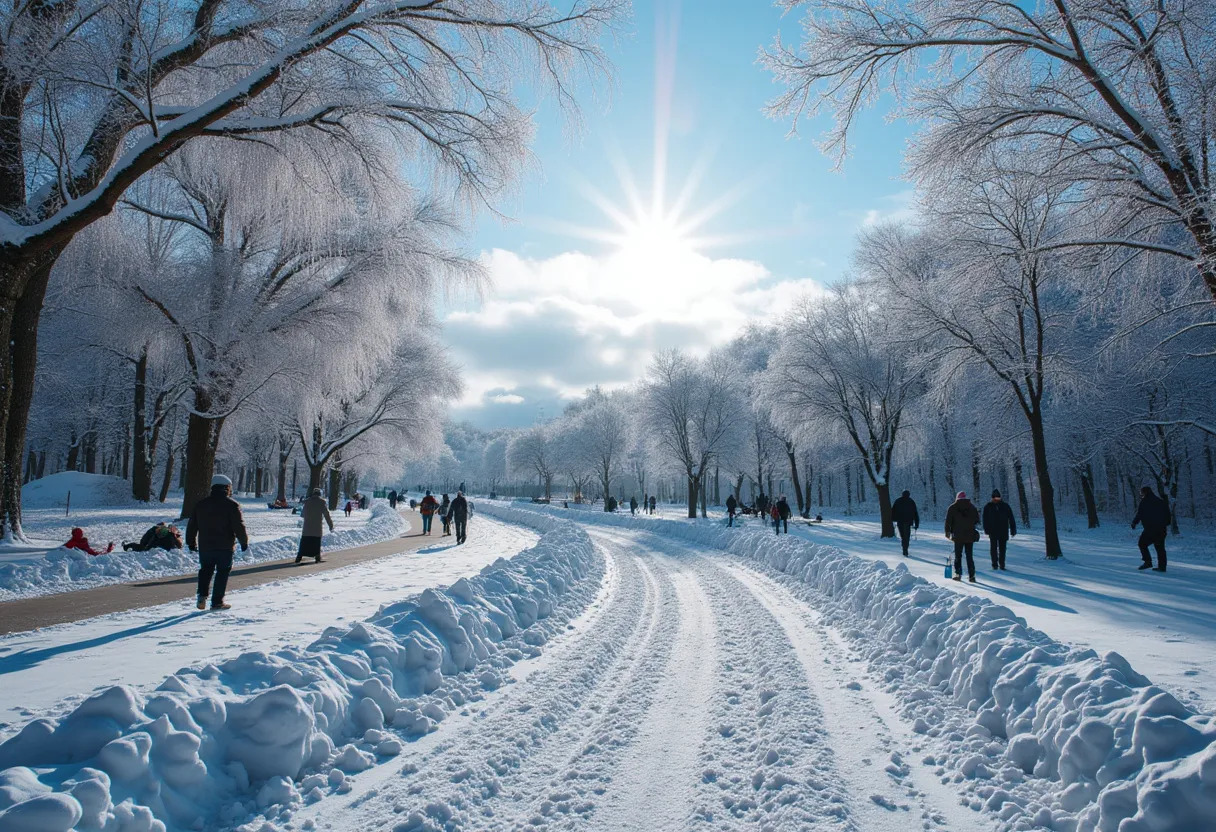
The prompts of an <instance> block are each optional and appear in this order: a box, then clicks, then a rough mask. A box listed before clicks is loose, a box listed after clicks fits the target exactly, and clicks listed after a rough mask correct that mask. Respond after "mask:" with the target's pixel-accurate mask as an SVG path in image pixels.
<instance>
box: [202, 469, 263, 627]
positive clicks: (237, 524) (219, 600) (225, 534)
mask: <svg viewBox="0 0 1216 832" xmlns="http://www.w3.org/2000/svg"><path fill="white" fill-rule="evenodd" d="M231 495H232V480H230V479H228V478H227V477H225V476H224V475H223V474H216V475H215V476H214V477H212V478H211V496H209V497H204V498H203V499H201V500H199V501H198V502H197V503H195V505H194V511H193V512H191V513H190V522H189V523H188V524H187V525H186V545H187V546H189V547H190V551H191V552H198V566H199V568H198V608H199V609H200V610H201V609H205V608H206V606H207V591H208V589H210V588H211V576H212V575H214V576H215V588H214V589H211V609H213V610H226V609H231V605H230V604H225V603H224V590H226V589H227V588H228V573H229V572H231V571H232V554H233V552H234V550H235V549H236V544H237V542H238V541H239V542H240V544H241V551H242V552H247V551H249V535H248V534H247V533H246V532H245V517H244V515H243V514H241V504H240V503H238V502H237V501H236V500H234V499H232V496H231Z"/></svg>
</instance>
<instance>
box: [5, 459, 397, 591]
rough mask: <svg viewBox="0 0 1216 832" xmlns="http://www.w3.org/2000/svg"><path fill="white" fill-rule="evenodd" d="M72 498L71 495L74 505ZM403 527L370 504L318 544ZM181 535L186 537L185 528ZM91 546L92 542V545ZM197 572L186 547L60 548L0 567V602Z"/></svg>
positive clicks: (376, 537) (241, 559)
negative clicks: (359, 521)
mask: <svg viewBox="0 0 1216 832" xmlns="http://www.w3.org/2000/svg"><path fill="white" fill-rule="evenodd" d="M55 476H59V475H58V474H56V475H55ZM85 476H96V475H85ZM46 479H51V477H47V478H46ZM39 482H42V480H39ZM120 482H122V481H121V480H120ZM75 499H76V496H75V492H74V491H73V493H72V500H73V502H74V501H75ZM407 529H408V524H407V523H406V522H405V520H404V519H403V518H402V517H401V515H400V514H398V513H397V512H396V511H393V510H392V509H391V508H389V504H388V501H386V500H375V501H373V502H372V505H371V512H370V515H369V517H368V521H367V523H366V524H365V525H363V526H362V527H360V528H357V529H342V530H340V531H336V532H331V533H330V534H327V535H325V537H323V538H322V545H323V546H324V548H325V549H326V550H327V551H332V550H336V549H349V548H351V547H353V546H363V545H365V544H368V543H376V542H377V541H380V540H386V539H388V538H390V537H397V536H399V535H401V534H404V533H405V532H406V530H407ZM182 532H183V534H184V533H185V528H184V527H183V528H182ZM299 542H300V537H299V534H298V533H297V534H291V535H284V536H283V537H279V538H275V539H273V540H264V541H258V542H255V543H252V544H250V546H249V551H247V552H241V551H240V550H238V551H237V553H236V564H237V565H238V566H243V565H248V564H253V563H261V562H263V561H269V560H279V559H281V558H286V557H290V556H292V555H294V554H295V553H296V550H297V548H298V546H299ZM96 543H97V542H96V541H94V545H96ZM196 569H198V556H197V555H196V554H194V553H193V552H191V551H190V550H189V549H186V548H182V549H176V550H173V551H166V550H164V549H154V550H152V551H149V552H124V551H122V549H121V548H117V549H115V550H114V551H113V552H110V553H109V554H105V555H88V554H85V553H84V552H81V551H79V550H76V549H65V548H63V547H62V546H61V547H59V548H57V549H52V550H51V551H49V552H47V554H46V556H45V557H42V558H38V559H36V560H33V561H24V562H16V563H2V564H0V601H8V600H11V599H13V598H29V597H33V596H36V595H51V594H54V593H57V592H70V591H73V590H77V589H86V588H88V587H94V586H101V585H103V584H116V583H129V582H131V581H140V580H146V579H149V578H160V577H166V576H169V575H181V574H183V573H186V572H190V571H192V570H196Z"/></svg>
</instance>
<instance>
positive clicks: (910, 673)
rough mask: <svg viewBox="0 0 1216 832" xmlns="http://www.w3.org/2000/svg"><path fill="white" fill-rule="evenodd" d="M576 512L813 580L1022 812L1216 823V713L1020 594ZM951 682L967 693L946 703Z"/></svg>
mask: <svg viewBox="0 0 1216 832" xmlns="http://www.w3.org/2000/svg"><path fill="white" fill-rule="evenodd" d="M527 510H528V511H533V512H535V513H542V514H548V515H553V514H560V513H561V512H562V511H563V510H562V509H560V508H553V507H537V508H529V509H527ZM577 517H578V519H579V521H581V522H588V523H594V524H599V525H610V526H624V527H631V528H641V529H646V530H648V531H655V532H661V533H663V534H669V535H672V536H675V537H679V538H682V539H684V540H687V541H690V542H692V543H695V544H698V545H700V546H708V547H713V548H716V549H721V550H725V551H728V552H731V553H732V554H735V555H738V556H741V557H743V558H746V559H749V560H752V561H755V562H758V563H761V564H763V565H765V566H767V567H769V568H770V569H772V570H773V571H775V572H778V573H781V574H783V575H785V576H788V577H789V578H791V579H793V581H794V582H796V583H797V584H800V585H802V586H803V587H804V588H805V589H807V590H809V591H810V593H812V594H813V599H814V605H815V607H816V608H818V609H819V610H821V611H822V612H823V613H824V615H825V618H826V620H827V621H828V622H829V623H831V624H833V625H834V626H835V627H836V628H837V629H839V630H840V631H842V632H844V633H845V635H846V636H848V637H849V638H850V639H851V640H852V641H853V642H854V643H855V645H856V646H857V647H858V648H859V649H860V650H862V652H863V653H864V654H865V655H866V656H867V658H868V659H869V661H870V664H871V668H872V669H873V670H875V671H876V673H877V675H879V676H881V677H882V678H884V679H885V680H886V681H887V683H888V686H889V688H890V689H891V690H892V691H893V692H895V693H896V694H897V696H898V697H899V698H900V700H901V701H902V702H903V704H904V716H905V717H906V718H907V719H908V720H909V722H910V723H913V724H914V726H915V728H914V730H916V731H917V732H918V733H923V734H926V735H928V736H930V737H935V738H938V739H939V740H940V741H941V744H942V745H943V746H944V747H945V748H946V751H945V752H944V753H943V754H941V755H938V757H937V758H936V759H935V760H933V761H931V762H932V763H933V764H936V765H937V766H938V767H939V768H938V772H939V774H942V775H944V776H949V777H951V778H952V779H953V780H954V781H955V782H957V783H959V784H960V789H961V790H964V791H966V792H967V793H968V794H969V796H970V797H969V801H970V803H971V805H972V806H973V807H974V808H977V809H978V808H981V807H982V808H986V809H988V810H989V811H992V812H994V813H996V814H997V815H998V816H999V817H1001V818H1002V819H1003V820H1005V821H1007V823H1008V826H1009V828H1013V829H1030V828H1046V829H1053V830H1076V832H1090V831H1091V830H1097V832H1180V830H1199V829H1210V828H1213V827H1212V824H1213V821H1212V818H1216V721H1214V720H1213V717H1212V716H1211V715H1208V714H1199V713H1196V712H1195V711H1194V710H1191V709H1190V708H1188V707H1186V706H1185V705H1183V704H1182V703H1181V702H1180V701H1179V700H1178V699H1176V698H1175V697H1174V696H1173V695H1171V694H1170V693H1168V692H1166V691H1164V690H1162V689H1161V688H1159V687H1157V686H1155V685H1153V684H1152V683H1151V681H1150V680H1149V679H1147V678H1145V677H1144V676H1141V675H1140V674H1138V673H1136V672H1135V671H1134V670H1133V669H1132V668H1131V667H1130V665H1129V664H1128V663H1127V661H1125V660H1124V659H1123V657H1122V656H1120V655H1119V654H1118V653H1114V652H1110V653H1106V654H1104V655H1098V654H1097V653H1096V652H1095V651H1093V650H1087V649H1080V648H1076V647H1070V646H1067V645H1064V644H1061V643H1059V642H1057V641H1055V640H1054V639H1052V638H1051V637H1049V636H1047V635H1046V634H1044V633H1042V632H1040V631H1038V630H1034V629H1031V628H1030V627H1028V626H1027V625H1026V622H1025V621H1024V620H1023V619H1021V618H1019V617H1017V616H1016V615H1014V613H1013V612H1012V611H1011V610H1009V609H1008V608H1007V607H1004V606H1001V605H999V604H994V603H992V602H991V601H989V600H987V599H985V598H977V597H974V596H960V595H959V594H957V593H954V592H951V591H949V590H948V589H945V588H943V587H939V586H936V585H934V584H932V583H929V582H928V581H925V580H924V579H923V578H919V577H916V576H914V575H912V574H910V573H909V572H908V570H907V569H906V567H904V566H903V564H899V565H898V566H896V568H894V569H891V568H888V567H887V566H886V565H885V564H883V563H878V562H873V561H866V560H863V559H861V558H857V557H852V556H850V555H847V554H845V553H844V552H842V551H840V550H839V549H836V548H833V547H828V546H823V545H819V544H816V543H812V542H809V541H805V540H801V539H797V538H794V537H790V536H782V537H776V536H775V535H773V534H772V533H771V531H766V530H764V529H747V530H739V529H729V528H726V527H725V526H724V525H723V524H722V523H718V522H706V521H699V522H689V521H675V520H667V521H662V520H658V521H656V520H655V518H642V517H631V516H629V515H614V514H606V513H603V512H599V513H596V512H579V513H578V514H577ZM944 698H948V699H950V700H952V702H953V705H954V706H956V707H953V708H943V707H942V703H943V699H944Z"/></svg>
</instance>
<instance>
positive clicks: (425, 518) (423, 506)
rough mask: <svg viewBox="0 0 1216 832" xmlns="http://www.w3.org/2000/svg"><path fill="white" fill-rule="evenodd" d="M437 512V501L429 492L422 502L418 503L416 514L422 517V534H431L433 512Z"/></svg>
mask: <svg viewBox="0 0 1216 832" xmlns="http://www.w3.org/2000/svg"><path fill="white" fill-rule="evenodd" d="M438 510H439V501H438V500H436V499H435V498H434V497H433V496H431V492H429V491H428V492H426V496H424V497H423V498H422V502H420V503H418V513H419V514H421V515H422V533H423V534H430V533H431V523H432V522H433V521H434V519H435V512H436V511H438Z"/></svg>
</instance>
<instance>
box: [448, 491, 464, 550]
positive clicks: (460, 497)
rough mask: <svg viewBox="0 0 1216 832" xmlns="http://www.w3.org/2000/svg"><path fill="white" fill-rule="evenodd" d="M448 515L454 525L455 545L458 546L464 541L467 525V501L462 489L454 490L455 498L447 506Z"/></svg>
mask: <svg viewBox="0 0 1216 832" xmlns="http://www.w3.org/2000/svg"><path fill="white" fill-rule="evenodd" d="M448 515H449V516H450V517H451V518H452V524H453V525H455V526H456V545H457V546H459V545H460V544H461V543H464V541H465V538H466V537H467V533H468V527H469V526H468V524H469V501H468V500H466V499H465V498H464V492H463V491H457V492H456V499H455V500H452V504H451V505H450V506H448Z"/></svg>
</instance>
